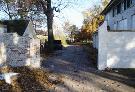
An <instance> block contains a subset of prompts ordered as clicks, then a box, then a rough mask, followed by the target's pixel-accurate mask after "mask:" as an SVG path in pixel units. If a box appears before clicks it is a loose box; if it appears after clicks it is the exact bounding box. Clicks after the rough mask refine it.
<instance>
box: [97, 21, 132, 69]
mask: <svg viewBox="0 0 135 92" xmlns="http://www.w3.org/2000/svg"><path fill="white" fill-rule="evenodd" d="M98 35H99V49H98V69H99V70H104V69H105V68H107V67H108V68H135V32H125V31H123V32H108V31H107V22H104V24H103V25H102V26H101V27H100V28H99V31H98Z"/></svg>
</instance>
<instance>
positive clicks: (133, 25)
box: [132, 15, 135, 30]
mask: <svg viewBox="0 0 135 92" xmlns="http://www.w3.org/2000/svg"><path fill="white" fill-rule="evenodd" d="M132 30H135V15H133V16H132Z"/></svg>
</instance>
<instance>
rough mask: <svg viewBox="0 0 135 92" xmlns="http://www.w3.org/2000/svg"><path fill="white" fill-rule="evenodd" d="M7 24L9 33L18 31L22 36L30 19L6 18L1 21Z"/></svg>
mask: <svg viewBox="0 0 135 92" xmlns="http://www.w3.org/2000/svg"><path fill="white" fill-rule="evenodd" d="M0 23H1V24H3V25H6V26H7V33H13V32H16V33H17V34H18V35H20V36H22V35H23V34H24V32H25V30H26V28H27V26H28V24H29V21H28V20H4V21H1V22H0Z"/></svg>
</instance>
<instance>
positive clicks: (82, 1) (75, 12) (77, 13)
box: [0, 0, 101, 28]
mask: <svg viewBox="0 0 135 92" xmlns="http://www.w3.org/2000/svg"><path fill="white" fill-rule="evenodd" d="M56 1H57V2H58V1H59V0H56ZM63 1H64V0H63ZM54 2H55V0H54ZM100 2H101V0H77V2H76V3H75V4H74V5H73V6H72V7H68V8H65V9H63V10H62V11H61V12H60V13H55V15H56V16H57V15H58V17H55V18H54V21H55V23H58V24H63V23H64V22H65V21H69V22H70V23H71V24H74V25H76V26H77V27H79V28H80V27H81V26H82V23H83V15H82V12H83V11H85V10H86V9H88V8H90V7H92V6H93V5H97V4H100ZM4 17H5V14H3V13H1V12H0V19H1V18H4Z"/></svg>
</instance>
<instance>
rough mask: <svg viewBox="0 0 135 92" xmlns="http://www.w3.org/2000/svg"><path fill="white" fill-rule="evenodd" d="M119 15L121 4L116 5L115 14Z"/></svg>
mask: <svg viewBox="0 0 135 92" xmlns="http://www.w3.org/2000/svg"><path fill="white" fill-rule="evenodd" d="M119 13H121V3H119V4H118V5H117V14H119Z"/></svg>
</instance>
